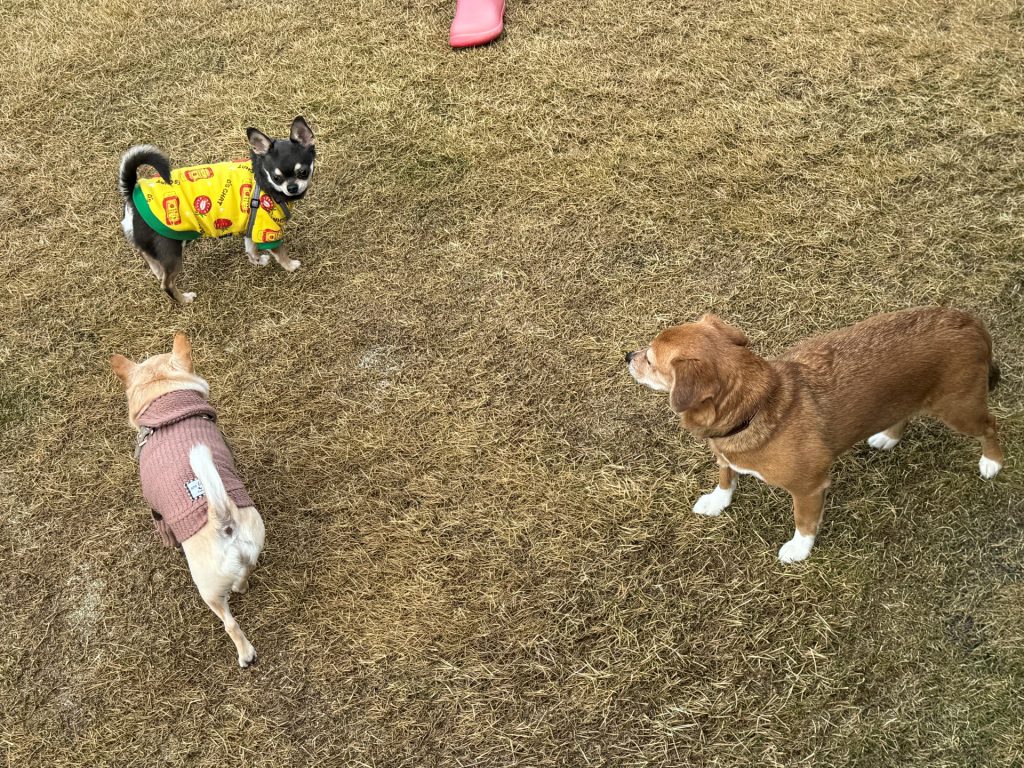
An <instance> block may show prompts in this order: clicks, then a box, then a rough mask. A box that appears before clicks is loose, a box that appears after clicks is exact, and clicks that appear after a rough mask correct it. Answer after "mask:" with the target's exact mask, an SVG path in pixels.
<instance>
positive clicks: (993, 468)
mask: <svg viewBox="0 0 1024 768" xmlns="http://www.w3.org/2000/svg"><path fill="white" fill-rule="evenodd" d="M1002 468H1003V465H1002V464H1000V463H999V462H998V461H996V460H995V459H990V458H989V457H988V456H982V457H981V461H979V462H978V471H979V472H981V476H982V477H983V478H985V479H986V480H991V479H992V478H993V477H995V476H996V475H998V474H999V470H1000V469H1002Z"/></svg>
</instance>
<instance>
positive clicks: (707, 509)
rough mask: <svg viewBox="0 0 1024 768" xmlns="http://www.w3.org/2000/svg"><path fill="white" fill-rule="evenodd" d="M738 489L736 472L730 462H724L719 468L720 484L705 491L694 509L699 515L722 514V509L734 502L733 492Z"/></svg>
mask: <svg viewBox="0 0 1024 768" xmlns="http://www.w3.org/2000/svg"><path fill="white" fill-rule="evenodd" d="M735 490H736V473H735V472H733V469H732V467H730V466H729V465H728V464H722V465H721V466H719V468H718V485H717V486H715V490H713V491H711V493H705V494H704V495H703V496H701V497H700V498H699V499H697V503H696V504H694V505H693V511H694V512H696V513H697V514H698V515H707V516H708V517H714V516H715V515H718V514H721V512H722V510H723V509H725V508H726V507H728V506H729V504H731V503H732V494H733V491H735Z"/></svg>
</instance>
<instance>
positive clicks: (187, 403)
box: [138, 390, 255, 547]
mask: <svg viewBox="0 0 1024 768" xmlns="http://www.w3.org/2000/svg"><path fill="white" fill-rule="evenodd" d="M139 425H140V427H141V429H140V431H139V449H138V459H139V477H140V479H141V480H142V495H143V496H145V497H146V501H147V502H148V503H149V506H150V507H151V508H152V510H153V524H154V525H155V526H156V532H157V535H158V536H159V537H160V541H162V542H163V544H164V546H166V547H174V546H177V545H179V544H180V543H181V542H183V541H185V540H187V539H188V538H190V537H192V536H194V535H195V534H196V533H198V532H199V530H200V529H201V528H202V527H203V526H204V525H206V521H207V513H206V491H205V490H204V489H203V486H202V484H201V483H200V482H199V480H198V479H197V478H196V475H195V473H194V472H193V471H192V466H191V465H190V464H189V462H188V453H189V451H190V450H191V449H192V446H194V445H198V444H200V443H201V444H203V445H206V446H208V447H209V448H210V453H211V454H212V455H213V463H214V464H215V465H216V467H217V472H218V474H220V479H221V481H222V482H223V483H224V489H225V490H226V491H227V493H228V496H229V497H230V498H231V500H232V501H233V502H234V503H235V504H236V505H237V506H239V507H251V506H255V505H254V504H253V503H252V499H251V498H249V494H248V493H246V491H245V486H244V485H243V484H242V481H241V480H239V479H238V475H237V473H236V472H235V462H234V460H233V459H232V458H231V450H230V449H229V448H228V445H227V443H226V442H225V441H224V436H223V435H222V434H221V433H220V430H219V429H218V428H217V412H216V411H214V410H213V407H212V406H211V405H210V404H209V403H208V402H207V401H206V400H205V399H204V398H203V396H202V395H201V394H199V393H198V392H195V391H193V390H178V391H176V392H170V393H168V394H166V395H163V396H162V397H158V398H157V399H156V400H154V401H153V402H152V403H150V404H149V405H148V406H147V407H146V410H144V411H143V412H142V415H141V416H140V417H139Z"/></svg>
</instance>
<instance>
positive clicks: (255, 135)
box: [245, 128, 274, 156]
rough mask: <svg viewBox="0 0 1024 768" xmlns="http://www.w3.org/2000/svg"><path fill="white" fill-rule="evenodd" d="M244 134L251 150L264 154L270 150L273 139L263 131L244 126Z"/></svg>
mask: <svg viewBox="0 0 1024 768" xmlns="http://www.w3.org/2000/svg"><path fill="white" fill-rule="evenodd" d="M245 135H246V136H248V137H249V146H250V147H252V151H253V152H255V153H256V154H257V155H261V156H262V155H265V154H267V152H269V151H270V147H271V145H272V144H273V143H274V140H273V139H271V138H270V137H269V136H267V134H265V133H264V132H263V131H260V130H257V129H256V128H246V129H245Z"/></svg>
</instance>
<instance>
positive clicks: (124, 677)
mask: <svg viewBox="0 0 1024 768" xmlns="http://www.w3.org/2000/svg"><path fill="white" fill-rule="evenodd" d="M453 6H454V3H453V2H451V1H450V0H445V2H441V1H440V0H436V1H434V0H432V1H431V2H421V1H419V0H417V1H416V2H408V3H404V2H382V0H365V1H364V2H355V0H353V1H352V2H342V1H341V0H327V1H326V2H323V3H312V4H310V3H276V2H255V0H206V1H205V2H199V1H198V0H161V1H160V2H154V1H153V0H132V1H131V2H129V1H128V0H89V1H88V2H85V1H84V0H66V1H65V2H62V3H56V2H44V1H43V0H7V2H6V4H5V6H4V8H5V13H4V23H3V26H2V27H0V67H2V69H3V71H4V73H5V75H4V83H3V85H2V87H0V135H2V137H3V139H2V142H0V170H2V173H3V186H2V189H0V213H2V220H3V228H4V237H3V245H2V246H0V248H2V249H3V251H4V255H3V257H2V258H0V286H2V288H0V290H2V295H3V301H2V303H0V327H2V329H3V331H2V336H0V449H2V452H3V457H4V460H3V470H2V475H0V477H2V484H3V494H2V495H0V553H2V554H0V606H2V609H0V755H2V756H3V760H5V761H6V763H5V764H6V765H8V766H17V767H21V766H190V767H191V766H223V765H237V766H310V765H338V766H359V767H363V766H366V767H369V766H374V767H380V768H400V767H401V768H405V767H408V768H420V767H434V766H437V767H448V766H486V767H488V768H491V767H493V768H499V767H504V766H538V767H541V766H543V767H547V766H551V767H554V766H580V767H581V768H582V767H583V766H610V767H616V768H617V767H620V766H621V767H623V768H626V767H634V766H635V767H639V766H673V767H676V766H678V767H679V768H683V767H684V766H715V767H722V768H725V767H727V766H787V768H788V767H790V766H865V767H871V768H874V767H876V766H901V767H904V766H922V767H923V766H928V768H939V767H945V766H948V767H950V768H952V767H953V766H956V767H958V768H966V767H974V766H978V767H981V768H988V767H990V766H1019V765H1021V764H1022V761H1024V725H1022V723H1024V699H1022V696H1021V691H1022V690H1024V543H1022V527H1024V524H1022V517H1021V515H1022V487H1024V483H1022V474H1021V469H1020V467H1021V460H1022V457H1024V416H1022V415H1021V402H1022V399H1024V384H1022V371H1024V353H1022V342H1024V311H1022V301H1024V256H1022V252H1024V242H1022V227H1024V191H1022V182H1021V179H1022V173H1024V143H1022V141H1024V134H1022V124H1024V123H1022V121H1024V74H1022V73H1024V54H1022V49H1021V35H1022V33H1024V10H1022V6H1021V5H1020V3H1019V2H1017V0H1012V1H1011V0H996V1H995V2H989V1H988V0H980V1H979V2H972V3H947V2H941V1H939V0H912V1H911V2H903V3H893V2H880V1H874V0H871V1H868V0H849V2H845V3H820V2H812V1H811V0H782V1H781V2H769V1H768V0H749V1H747V2H733V1H732V0H726V1H725V2H720V1H719V2H710V1H709V0H695V1H694V2H685V3H684V2H675V1H674V0H666V1H665V2H640V3H623V2H618V1H617V2H613V1H612V0H594V2H590V3H583V4H581V3H570V2H560V3H556V2H537V1H536V0H510V2H509V9H508V14H507V17H506V30H507V31H506V34H505V36H504V37H503V38H502V39H501V40H500V41H498V42H497V44H495V45H492V46H490V47H487V48H484V49H479V50H472V51H463V52H453V51H451V50H450V49H448V47H447V45H446V39H447V25H448V22H449V20H450V18H451V13H452V10H453ZM297 114H303V115H305V116H306V117H307V118H308V119H309V120H310V123H311V124H312V126H313V128H314V130H315V131H316V134H317V141H318V147H319V150H320V155H319V160H318V165H317V170H316V174H315V176H314V179H313V183H312V186H311V191H310V194H309V196H308V198H307V200H306V201H305V202H304V203H303V204H301V205H300V206H297V207H296V210H295V217H294V219H293V222H292V223H291V225H290V226H289V228H288V236H287V239H288V242H289V244H290V247H291V248H292V251H291V253H292V255H293V256H294V257H296V258H298V259H301V261H302V262H303V266H302V268H301V269H300V270H299V271H298V272H296V273H295V274H292V275H289V274H286V273H285V272H284V271H283V270H281V269H280V268H278V267H277V266H276V265H271V266H268V267H266V268H263V269H259V268H255V267H253V266H251V265H250V264H249V263H248V261H247V260H246V258H245V255H244V253H243V251H242V243H241V241H240V240H222V241H202V242H200V243H197V244H194V245H190V246H188V248H186V265H185V270H184V273H183V275H182V277H181V279H180V281H179V285H180V286H181V287H182V289H183V290H194V291H197V292H198V294H199V296H198V299H197V300H196V302H195V303H194V304H192V305H190V306H189V307H187V308H179V307H176V306H174V305H172V303H171V302H169V301H168V300H167V298H166V297H165V296H164V295H163V294H162V293H161V292H160V290H159V288H158V286H157V284H156V281H155V280H154V279H153V277H152V275H151V274H150V272H149V270H148V269H147V268H146V266H145V264H144V262H143V261H142V259H141V258H140V257H139V256H138V255H136V254H135V253H133V252H131V250H130V248H129V246H128V245H127V244H126V243H125V241H124V239H123V237H122V235H121V232H120V227H119V219H120V217H121V213H122V203H121V200H120V198H119V196H118V194H117V190H116V169H117V164H118V159H119V157H120V155H121V153H122V152H123V151H124V150H125V149H126V148H127V147H128V146H129V145H131V144H134V143H139V142H151V143H154V144H156V145H157V146H159V147H160V148H161V149H163V150H164V151H166V152H167V153H168V154H169V155H170V157H171V159H172V162H173V163H175V164H176V165H179V166H180V165H187V164H194V163H200V162H208V161H215V160H227V159H232V158H237V157H240V156H244V154H245V153H246V151H247V150H246V143H245V133H244V131H245V128H246V127H247V126H249V125H254V126H257V127H259V128H262V129H263V130H265V131H267V132H269V133H271V134H273V135H278V136H280V135H282V134H283V132H284V131H285V130H286V128H287V126H288V124H289V123H290V121H291V119H292V118H293V117H294V116H295V115H297ZM929 303H937V304H945V305H953V306H958V307H962V308H964V309H969V310H971V311H974V312H976V313H977V314H978V315H979V316H980V317H982V318H983V319H984V321H985V322H986V324H987V325H988V327H989V329H990V330H991V332H992V336H993V338H994V339H995V347H996V355H997V357H998V359H999V360H1000V362H1001V365H1002V369H1003V381H1002V383H1001V385H1000V387H999V388H998V389H997V390H996V392H995V393H994V395H993V396H992V399H991V403H992V409H993V413H994V414H995V415H996V417H997V418H998V419H999V421H1000V424H1001V428H1002V439H1003V444H1004V447H1005V450H1006V455H1007V465H1006V467H1005V469H1004V470H1003V472H1002V473H1001V474H1000V475H999V476H998V477H997V478H996V479H995V480H993V481H988V482H986V481H983V480H982V479H981V478H980V477H979V475H978V471H977V461H978V456H979V449H978V446H977V443H976V442H975V441H973V440H970V439H967V438H963V437H960V436H957V435H954V434H951V433H949V432H948V431H947V430H946V429H945V428H944V427H942V426H940V425H938V424H937V423H933V422H928V421H918V422H915V423H913V425H912V426H911V428H910V429H909V430H908V432H907V435H906V437H905V440H904V442H903V443H902V444H901V445H900V446H899V447H898V448H897V449H896V450H895V451H893V452H891V453H883V452H877V451H873V450H871V449H869V448H868V447H867V446H865V445H861V446H858V447H857V448H855V449H854V450H853V451H852V452H851V453H849V454H847V455H846V456H845V457H844V458H843V459H842V460H841V461H839V462H838V463H837V465H836V467H835V469H834V473H833V486H832V489H831V491H830V494H829V497H828V501H827V505H826V510H825V524H824V528H823V530H822V532H821V535H820V537H819V539H818V542H817V544H816V546H815V548H814V550H813V552H812V555H811V558H810V560H808V561H807V562H805V563H802V564H798V565H795V566H788V567H783V566H781V565H780V564H779V562H778V561H777V560H776V552H777V550H778V548H779V546H780V545H781V544H782V543H783V542H784V541H786V540H787V539H788V538H789V536H790V535H791V533H792V517H791V513H790V507H789V499H788V497H787V496H786V494H785V493H783V492H781V491H776V490H774V489H772V488H769V487H767V486H765V485H763V484H760V483H758V482H756V481H755V480H753V479H752V478H744V479H742V480H741V481H740V486H739V491H738V493H737V495H736V498H735V501H734V502H733V505H732V506H731V507H730V508H729V509H728V510H727V511H726V512H725V513H724V514H723V515H722V516H721V517H719V518H716V519H704V518H699V517H697V516H695V515H694V514H693V513H692V512H691V506H692V504H693V502H694V500H695V499H696V498H697V496H698V495H700V494H701V493H702V492H704V491H706V490H708V489H710V488H711V486H712V484H713V483H714V482H715V477H716V473H715V470H714V465H713V461H712V459H711V458H710V455H709V454H708V452H707V450H706V449H705V448H704V446H702V445H700V444H699V443H698V442H696V441H695V440H693V439H691V438H689V437H688V436H687V435H686V434H685V433H683V432H681V431H680V430H679V429H678V427H677V425H676V423H675V420H674V419H673V417H672V414H671V412H670V411H669V409H668V405H667V401H666V398H665V396H664V395H657V394H653V393H651V392H649V391H647V390H644V389H642V388H640V387H639V386H637V385H636V384H635V383H634V382H633V381H632V380H631V379H630V378H629V376H628V375H627V373H626V370H625V366H624V364H623V362H622V353H623V352H624V351H625V350H627V349H633V348H636V347H637V346H640V345H641V344H643V343H646V341H647V340H649V339H650V338H651V337H652V336H653V335H654V334H655V333H656V332H657V331H658V330H659V329H661V328H663V327H664V326H666V325H668V324H671V323H675V322H680V321H686V320H690V319H693V318H695V317H697V316H699V315H700V314H701V313H703V312H705V311H714V312H717V313H719V314H721V315H722V316H723V317H725V318H726V319H728V320H730V321H731V322H733V323H736V324H738V325H740V326H741V327H742V328H744V329H745V330H746V332H747V333H748V335H749V336H750V337H751V341H752V344H753V345H754V348H755V349H757V350H759V351H761V352H763V353H765V354H773V353H776V352H778V351H780V350H781V349H783V348H784V347H786V346H787V345H789V344H790V343H792V342H795V341H796V340H798V339H800V338H803V337H805V336H807V335H811V334H814V333H818V332H822V331H827V330H830V329H833V328H837V327H839V326H842V325H846V324H848V323H851V322H854V321H856V320H858V319H860V318H862V317H865V316H867V315H870V314H874V313H876V312H881V311H888V310H893V309H898V308H902V307H907V306H913V305H917V304H929ZM176 330H183V331H185V332H187V333H188V334H189V335H190V337H191V339H192V341H193V345H194V348H195V351H194V356H195V364H196V367H197V371H198V372H199V373H200V374H201V375H204V376H205V377H206V378H207V379H208V380H209V382H210V386H211V391H212V398H211V399H212V400H213V402H214V404H215V405H216V406H217V408H218V410H219V412H220V417H221V423H222V425H223V427H224V430H225V432H226V434H227V437H228V440H229V442H230V444H231V445H232V447H233V449H234V451H235V455H236V460H237V464H238V467H239V471H240V473H241V475H242V476H243V477H244V478H245V479H246V481H247V485H248V488H249V490H250V492H251V493H252V494H253V497H254V498H255V499H256V501H257V504H258V506H259V508H260V510H261V511H262V513H263V516H264V518H265V520H266V523H267V546H266V549H265V551H264V554H263V557H262V559H261V562H260V566H259V567H258V568H257V570H256V572H255V574H254V577H253V580H252V587H253V588H252V590H251V592H250V593H249V594H248V595H245V596H242V597H240V598H239V597H236V598H234V599H233V601H232V608H233V610H234V613H235V615H236V616H237V617H238V620H239V622H240V623H241V625H242V626H243V627H244V629H245V630H246V632H247V634H248V635H249V637H250V639H251V640H252V642H253V644H254V645H255V646H256V648H257V650H258V651H259V654H260V661H259V664H258V665H257V666H255V667H254V668H252V669H250V670H245V671H243V670H239V669H238V667H237V664H236V660H235V653H234V649H233V647H232V645H231V643H230V641H229V640H228V638H227V636H226V635H225V633H224V631H223V629H222V627H221V625H220V624H219V622H218V621H217V620H216V619H215V617H214V616H213V615H212V614H211V613H210V611H209V610H208V609H207V608H206V606H205V605H203V603H202V601H201V600H200V598H199V596H198V594H197V592H196V590H195V588H194V586H193V585H192V582H191V579H190V578H189V574H188V571H187V568H186V564H185V560H184V558H183V557H181V556H179V555H178V554H177V553H175V552H174V551H172V550H167V549H163V548H161V547H160V546H159V544H158V542H157V540H156V537H155V535H154V533H153V530H152V526H151V524H150V519H149V512H148V510H147V508H146V507H145V504H144V502H143V499H142V496H141V491H140V489H139V484H138V478H137V471H136V466H135V464H134V462H133V460H132V448H133V438H134V435H133V433H132V431H131V429H130V428H129V427H128V424H127V417H126V405H125V399H124V395H123V392H122V390H121V388H120V385H119V383H118V382H117V380H116V379H115V377H114V376H113V374H112V373H111V372H110V369H109V367H108V365H107V358H108V357H109V355H110V354H111V353H113V352H120V353H123V354H126V355H128V356H130V357H133V358H134V359H141V358H142V357H145V356H147V355H150V354H155V353H158V352H165V351H168V350H169V349H170V344H171V339H172V336H173V333H174V332H175V331H176Z"/></svg>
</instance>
